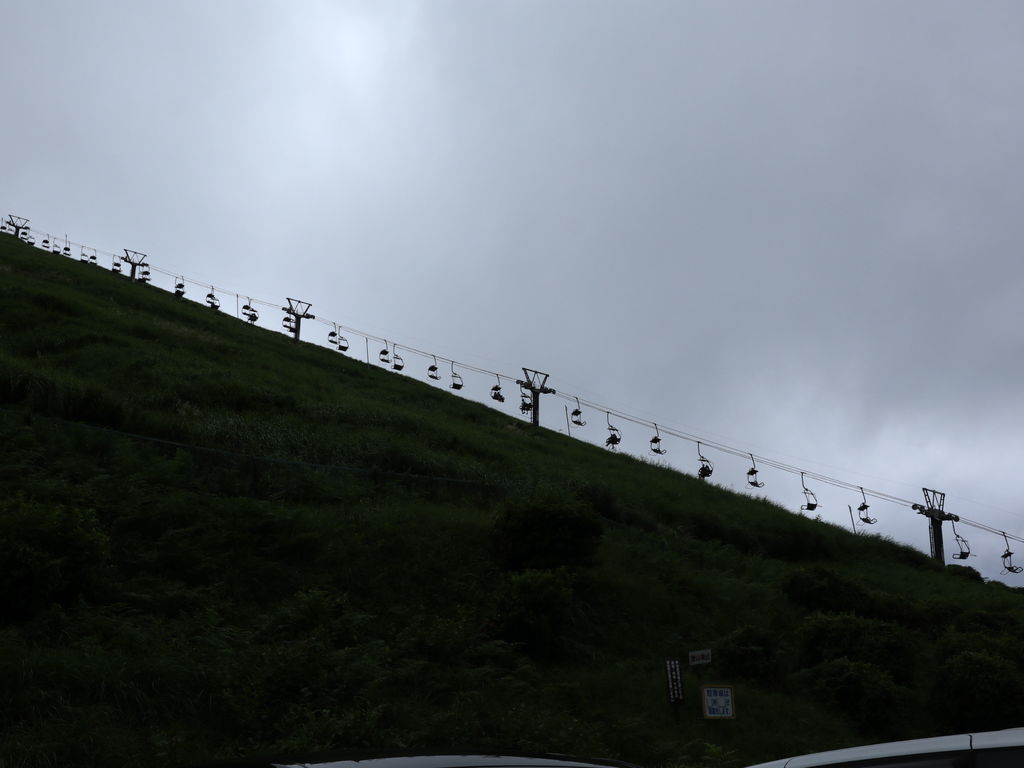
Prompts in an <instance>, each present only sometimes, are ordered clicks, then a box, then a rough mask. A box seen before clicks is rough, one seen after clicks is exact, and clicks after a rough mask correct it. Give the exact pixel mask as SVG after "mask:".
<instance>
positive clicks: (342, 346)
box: [327, 326, 348, 352]
mask: <svg viewBox="0 0 1024 768" xmlns="http://www.w3.org/2000/svg"><path fill="white" fill-rule="evenodd" d="M327 343H328V344H331V345H332V346H335V347H337V348H338V351H339V352H344V351H345V350H347V349H348V339H346V338H345V337H344V336H342V335H341V334H340V333H338V326H334V330H333V331H331V332H330V333H328V334H327Z"/></svg>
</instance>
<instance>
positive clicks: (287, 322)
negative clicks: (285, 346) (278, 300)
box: [281, 299, 316, 341]
mask: <svg viewBox="0 0 1024 768" xmlns="http://www.w3.org/2000/svg"><path fill="white" fill-rule="evenodd" d="M311 306H313V305H312V304H310V303H308V302H305V301H299V300H298V299H288V306H287V307H281V311H282V312H284V313H285V315H286V317H285V318H284V320H283V321H282V322H281V324H282V325H283V326H284V327H285V329H286V330H289V331H291V332H292V337H293V338H294V339H295V341H298V340H299V330H300V329H301V328H302V321H303V320H316V315H311V314H309V308H310V307H311Z"/></svg>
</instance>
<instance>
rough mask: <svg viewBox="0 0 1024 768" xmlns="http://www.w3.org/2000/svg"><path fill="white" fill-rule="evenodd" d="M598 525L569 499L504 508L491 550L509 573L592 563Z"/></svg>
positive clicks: (592, 517) (595, 551)
mask: <svg viewBox="0 0 1024 768" xmlns="http://www.w3.org/2000/svg"><path fill="white" fill-rule="evenodd" d="M602 532H603V529H602V527H601V521H600V519H599V518H597V517H596V516H595V515H594V514H593V513H592V512H589V511H588V510H586V509H585V508H584V507H583V506H582V505H581V504H579V503H578V502H575V501H572V500H571V499H566V498H558V497H548V498H544V499H538V500H534V501H530V502H528V503H526V504H523V505H522V506H511V507H507V508H506V509H505V510H504V511H503V512H502V513H501V515H499V517H498V519H497V520H496V521H495V523H494V528H493V531H492V539H491V541H492V549H493V551H494V554H495V558H496V559H497V561H498V563H499V564H500V565H501V566H502V567H504V568H506V569H508V570H516V571H521V570H525V569H554V568H560V567H563V566H586V565H590V564H592V563H593V562H594V558H595V556H596V554H597V547H598V545H599V544H600V542H601V535H602Z"/></svg>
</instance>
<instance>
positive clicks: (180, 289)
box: [174, 277, 252, 313]
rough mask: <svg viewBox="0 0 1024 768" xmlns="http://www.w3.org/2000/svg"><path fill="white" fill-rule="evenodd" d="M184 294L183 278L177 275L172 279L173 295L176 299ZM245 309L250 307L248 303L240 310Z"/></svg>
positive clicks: (243, 310)
mask: <svg viewBox="0 0 1024 768" xmlns="http://www.w3.org/2000/svg"><path fill="white" fill-rule="evenodd" d="M184 295H185V278H184V277H179V278H178V279H177V280H175V281H174V297H175V298H177V299H180V298H182V297H183V296H184ZM246 309H252V307H250V306H249V305H248V304H246V305H245V306H244V307H242V312H243V313H244V312H245V310H246Z"/></svg>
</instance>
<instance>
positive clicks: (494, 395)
mask: <svg viewBox="0 0 1024 768" xmlns="http://www.w3.org/2000/svg"><path fill="white" fill-rule="evenodd" d="M495 378H497V380H498V383H497V384H495V385H494V386H493V387H491V400H496V401H498V402H499V403H504V402H505V396H504V395H503V394H501V377H500V376H498V375H497V374H495Z"/></svg>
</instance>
